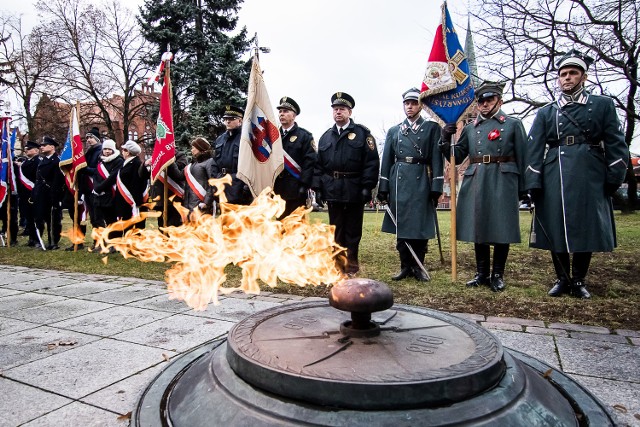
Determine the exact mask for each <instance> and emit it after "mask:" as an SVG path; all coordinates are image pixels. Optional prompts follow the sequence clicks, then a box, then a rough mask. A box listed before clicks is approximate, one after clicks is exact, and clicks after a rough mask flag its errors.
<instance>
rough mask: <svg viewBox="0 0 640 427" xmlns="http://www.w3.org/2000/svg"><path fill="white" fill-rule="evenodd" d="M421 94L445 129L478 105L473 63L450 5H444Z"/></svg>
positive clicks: (422, 99)
mask: <svg viewBox="0 0 640 427" xmlns="http://www.w3.org/2000/svg"><path fill="white" fill-rule="evenodd" d="M420 92H421V93H420V100H421V101H422V104H423V108H424V109H425V110H427V111H428V112H429V113H430V114H431V115H432V116H433V117H434V119H435V120H436V121H438V122H439V123H440V124H441V125H443V124H445V123H455V122H457V121H458V120H459V119H460V117H462V116H463V115H464V114H465V113H467V112H468V111H469V110H470V109H471V108H472V106H473V104H474V90H473V83H472V82H471V73H470V71H469V62H468V61H467V57H466V55H465V54H464V51H463V50H462V46H461V45H460V41H459V40H458V34H457V33H456V30H455V28H454V26H453V22H452V21H451V16H450V15H449V10H448V9H447V2H446V1H445V2H444V3H442V22H441V23H440V24H439V25H438V28H437V29H436V35H435V38H434V40H433V46H432V48H431V53H430V55H429V61H428V62H427V70H426V72H425V75H424V79H423V81H422V88H421V90H420Z"/></svg>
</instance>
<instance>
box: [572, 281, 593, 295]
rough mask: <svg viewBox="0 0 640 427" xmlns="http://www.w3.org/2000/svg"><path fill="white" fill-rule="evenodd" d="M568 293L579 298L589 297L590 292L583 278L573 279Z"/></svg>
mask: <svg viewBox="0 0 640 427" xmlns="http://www.w3.org/2000/svg"><path fill="white" fill-rule="evenodd" d="M570 293H571V296H573V297H576V298H580V299H589V298H591V294H590V293H589V291H588V290H587V284H586V283H584V280H579V279H573V283H572V284H571V292H570Z"/></svg>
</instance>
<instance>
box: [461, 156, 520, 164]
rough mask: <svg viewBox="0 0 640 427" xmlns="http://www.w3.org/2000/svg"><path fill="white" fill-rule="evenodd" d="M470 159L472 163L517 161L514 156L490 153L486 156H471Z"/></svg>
mask: <svg viewBox="0 0 640 427" xmlns="http://www.w3.org/2000/svg"><path fill="white" fill-rule="evenodd" d="M469 161H470V162H471V163H507V162H515V161H516V158H515V157H513V156H492V155H490V154H485V155H484V156H474V157H470V158H469Z"/></svg>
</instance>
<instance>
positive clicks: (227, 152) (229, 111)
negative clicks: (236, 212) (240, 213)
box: [214, 105, 253, 205]
mask: <svg viewBox="0 0 640 427" xmlns="http://www.w3.org/2000/svg"><path fill="white" fill-rule="evenodd" d="M243 116H244V110H243V109H242V108H240V107H236V106H234V105H227V106H226V108H225V112H224V115H223V116H222V120H223V121H224V126H225V128H226V130H225V132H224V133H223V134H222V135H220V136H219V137H218V138H217V139H216V141H215V143H214V147H215V149H214V160H215V163H216V164H217V165H218V167H219V168H220V171H219V173H218V178H221V177H223V176H224V175H226V174H229V175H231V179H232V181H231V185H227V186H226V187H225V189H224V193H225V196H226V197H227V202H229V203H233V204H236V205H248V204H250V203H251V202H252V200H253V196H252V195H251V190H249V186H248V185H247V184H245V183H244V182H243V181H242V180H240V178H238V177H237V176H236V174H237V173H238V155H239V154H240V135H241V132H242V117H243Z"/></svg>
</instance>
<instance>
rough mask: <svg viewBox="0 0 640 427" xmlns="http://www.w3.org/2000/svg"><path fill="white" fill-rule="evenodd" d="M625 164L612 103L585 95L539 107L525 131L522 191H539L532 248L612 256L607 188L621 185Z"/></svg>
mask: <svg viewBox="0 0 640 427" xmlns="http://www.w3.org/2000/svg"><path fill="white" fill-rule="evenodd" d="M567 113H568V114H570V115H571V119H570V118H569V117H568V115H567ZM573 121H575V122H576V123H575V124H574V123H573ZM558 144H561V145H558ZM547 147H548V152H546V154H545V151H546V149H547ZM628 159H629V149H628V146H627V144H626V143H625V141H624V135H623V133H622V131H621V130H620V123H619V121H618V116H617V114H616V111H615V107H614V105H613V101H612V100H611V98H609V97H606V96H598V95H591V94H589V93H588V92H586V91H584V92H583V93H582V94H581V96H580V97H579V99H578V102H571V103H568V104H566V103H565V101H564V100H563V99H562V98H560V99H558V100H557V101H555V102H553V103H551V104H548V105H546V106H544V107H542V108H541V109H540V110H539V111H538V114H537V115H536V118H535V120H534V122H533V125H532V127H531V131H530V132H529V144H528V160H529V166H528V167H527V170H526V188H527V189H528V190H531V189H542V190H543V194H542V199H541V200H535V202H536V210H535V220H534V221H533V230H532V238H531V243H530V246H531V247H534V248H540V249H549V250H552V251H554V252H569V253H573V252H609V251H612V250H613V248H614V247H615V245H616V240H615V224H614V220H613V209H612V206H611V200H610V198H609V197H607V195H606V192H605V187H606V185H607V184H611V185H614V186H619V185H620V184H621V183H622V181H623V180H624V176H625V174H626V169H627V162H628ZM534 236H535V238H534Z"/></svg>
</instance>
